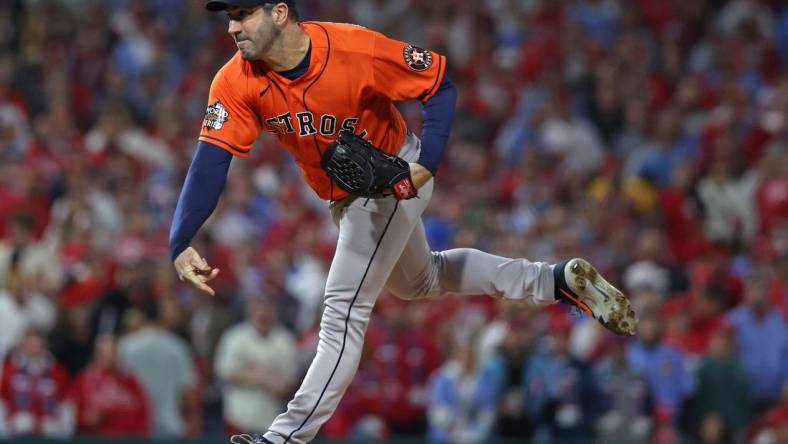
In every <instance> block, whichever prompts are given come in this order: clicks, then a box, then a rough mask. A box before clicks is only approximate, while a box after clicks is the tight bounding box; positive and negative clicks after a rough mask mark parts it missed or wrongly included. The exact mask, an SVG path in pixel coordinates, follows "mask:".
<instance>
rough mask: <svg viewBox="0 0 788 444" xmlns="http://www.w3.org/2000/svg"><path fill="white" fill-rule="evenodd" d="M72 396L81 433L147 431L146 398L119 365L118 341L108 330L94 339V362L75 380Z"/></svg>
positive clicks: (112, 434) (141, 433)
mask: <svg viewBox="0 0 788 444" xmlns="http://www.w3.org/2000/svg"><path fill="white" fill-rule="evenodd" d="M71 397H72V399H73V400H74V404H75V405H76V407H77V431H78V433H79V434H80V435H91V436H101V437H107V438H110V437H120V436H124V437H126V436H148V435H149V434H150V408H149V405H148V399H147V397H146V396H145V393H144V392H143V390H142V387H141V386H140V384H139V382H138V381H137V379H136V378H135V377H134V376H132V375H130V374H128V373H126V372H124V371H123V370H121V369H120V368H118V351H117V342H116V340H115V337H114V336H112V335H110V334H102V335H100V336H99V337H98V338H97V339H96V348H95V351H94V355H93V362H92V363H91V364H90V366H88V368H86V369H85V370H84V371H83V372H82V374H80V375H79V377H78V378H77V380H76V381H75V382H74V385H73V387H72V391H71Z"/></svg>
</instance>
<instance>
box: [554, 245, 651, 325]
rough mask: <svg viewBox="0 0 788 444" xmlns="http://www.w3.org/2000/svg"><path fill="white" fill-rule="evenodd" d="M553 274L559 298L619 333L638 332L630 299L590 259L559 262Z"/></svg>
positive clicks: (636, 320)
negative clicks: (605, 277) (603, 275)
mask: <svg viewBox="0 0 788 444" xmlns="http://www.w3.org/2000/svg"><path fill="white" fill-rule="evenodd" d="M553 276H554V277H555V295H556V299H557V300H559V301H563V302H567V303H569V304H572V305H575V306H577V307H578V308H580V309H581V310H583V311H584V312H586V313H587V314H588V315H590V316H592V317H593V318H594V319H596V320H597V321H599V323H600V324H602V325H604V326H605V328H607V329H608V330H610V331H612V332H613V333H615V334H617V335H619V336H633V335H634V334H635V329H636V328H637V324H638V318H637V315H636V314H635V312H634V311H633V310H632V308H631V307H630V304H629V300H628V299H627V298H626V297H625V296H624V294H623V293H622V292H621V291H619V290H618V289H617V288H616V287H614V286H612V285H611V284H610V283H609V282H608V281H606V280H605V279H604V278H603V277H602V275H600V274H599V272H598V271H596V269H595V268H594V267H593V266H592V265H591V264H590V263H589V262H588V261H586V260H585V259H580V258H574V259H570V260H568V261H564V262H561V263H559V264H556V266H555V268H554V269H553Z"/></svg>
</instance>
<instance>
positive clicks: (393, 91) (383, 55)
mask: <svg viewBox="0 0 788 444" xmlns="http://www.w3.org/2000/svg"><path fill="white" fill-rule="evenodd" d="M372 60H373V61H372V63H373V72H374V87H375V90H376V91H378V92H379V93H382V94H383V95H385V96H386V97H388V98H390V99H391V100H397V101H402V100H420V101H421V102H426V101H427V100H429V99H430V98H431V97H432V96H433V95H435V93H436V92H437V91H438V87H439V86H440V84H441V80H442V79H443V74H444V72H445V71H446V57H444V56H442V55H440V54H438V53H436V52H433V51H429V50H425V49H422V48H419V47H418V46H414V45H411V44H408V43H405V42H401V41H398V40H393V39H390V38H387V37H385V36H384V35H382V34H377V35H376V38H375V47H374V49H373V55H372Z"/></svg>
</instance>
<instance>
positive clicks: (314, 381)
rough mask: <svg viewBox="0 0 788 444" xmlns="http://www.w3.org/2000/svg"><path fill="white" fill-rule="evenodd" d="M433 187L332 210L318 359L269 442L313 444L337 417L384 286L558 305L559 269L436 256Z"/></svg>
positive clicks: (483, 257)
mask: <svg viewBox="0 0 788 444" xmlns="http://www.w3.org/2000/svg"><path fill="white" fill-rule="evenodd" d="M420 146H421V142H420V141H419V139H418V138H417V137H416V136H415V135H413V134H409V135H408V138H407V139H406V142H405V144H403V147H402V149H401V150H400V153H399V155H400V156H401V157H402V158H404V159H405V160H407V161H409V162H413V161H415V160H416V159H418V157H419V150H420ZM432 188H433V181H432V180H430V181H429V182H428V183H427V184H425V185H424V186H423V187H422V188H421V189H419V198H418V199H410V200H403V201H397V200H395V199H394V198H391V197H389V198H385V199H371V200H369V201H368V202H365V201H366V199H361V198H355V199H354V198H347V199H344V200H341V201H336V202H332V203H331V204H330V209H331V214H332V216H333V218H334V222H335V223H336V224H337V226H338V227H339V240H338V243H337V248H336V253H335V255H334V259H333V261H332V263H331V268H330V270H329V273H328V279H327V281H326V292H325V301H324V308H323V315H322V318H321V321H320V334H319V342H318V346H317V354H316V355H315V358H314V359H313V360H312V364H311V365H310V367H309V370H308V371H307V374H306V376H305V377H304V381H303V382H302V383H301V387H300V388H299V390H298V392H297V393H296V395H295V397H294V398H293V400H291V401H290V403H289V404H288V405H287V411H286V412H284V413H282V414H281V415H279V416H278V417H277V418H276V419H275V420H274V423H273V424H272V425H271V427H269V429H268V430H269V431H268V433H266V434H265V438H266V439H268V440H270V441H271V442H273V443H274V444H282V443H290V444H303V443H307V442H309V441H311V440H312V439H313V438H314V437H315V435H316V434H317V432H318V430H319V429H320V427H321V426H322V425H323V424H324V423H325V422H326V421H327V420H328V419H329V418H330V417H331V415H332V414H333V412H334V410H335V409H336V407H337V405H338V404H339V401H340V399H341V398H342V395H343V394H344V393H345V390H346V389H347V387H348V385H350V382H351V381H352V379H353V376H354V374H355V373H356V368H357V367H358V363H359V359H360V358H361V350H362V345H363V341H364V333H365V332H366V330H367V325H368V324H369V319H370V316H371V313H372V308H373V306H374V305H375V301H376V300H377V298H378V295H379V294H380V293H381V291H382V290H383V288H384V287H386V289H388V290H389V291H391V292H392V293H394V294H395V295H397V296H398V297H400V298H403V299H420V298H426V297H431V296H439V295H442V294H445V293H458V294H470V295H478V294H488V295H490V296H494V297H499V298H508V299H520V300H524V301H528V302H530V303H533V304H536V305H547V304H552V303H554V302H555V298H554V296H553V291H554V287H553V272H552V265H549V264H547V263H544V262H530V261H528V260H525V259H510V258H505V257H499V256H494V255H491V254H488V253H485V252H482V251H479V250H473V249H468V248H458V249H454V250H448V251H441V252H433V251H431V250H430V247H429V244H428V243H427V238H426V236H425V233H424V225H423V224H422V222H421V214H422V213H423V212H424V209H425V208H426V207H427V204H428V203H429V201H430V197H431V195H432Z"/></svg>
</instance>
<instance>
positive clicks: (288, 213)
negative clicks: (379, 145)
mask: <svg viewBox="0 0 788 444" xmlns="http://www.w3.org/2000/svg"><path fill="white" fill-rule="evenodd" d="M298 4H299V10H300V12H301V15H302V17H303V18H306V19H318V20H331V21H348V22H355V23H359V24H362V25H367V26H369V27H372V28H374V29H377V30H380V31H382V32H384V33H386V34H388V35H389V36H392V37H396V38H399V39H401V40H405V41H409V42H412V43H414V44H418V45H421V46H424V47H427V48H431V49H434V50H437V51H439V52H441V53H444V54H446V55H447V56H448V57H449V61H450V66H449V73H450V75H451V77H452V79H453V80H454V81H455V82H456V84H457V85H458V89H459V92H460V98H459V103H458V111H457V117H456V121H455V123H454V130H453V134H452V137H451V141H450V147H449V149H448V154H447V156H446V160H445V164H444V165H443V166H442V168H441V169H440V171H439V176H438V182H439V186H438V187H437V189H436V192H435V196H434V198H433V199H432V203H431V205H430V207H429V209H428V211H427V213H426V215H425V224H426V226H427V230H428V234H429V239H430V242H431V245H432V246H433V248H435V249H444V248H449V247H453V246H465V247H480V248H482V249H485V250H488V251H492V252H497V253H499V254H502V255H510V256H515V257H516V256H525V257H529V258H531V259H539V260H549V261H556V260H559V259H561V258H566V257H572V256H577V255H581V256H584V257H586V258H589V259H590V260H592V261H593V262H594V263H595V264H596V265H597V267H598V268H600V269H601V270H602V272H603V273H605V274H606V275H610V276H612V277H613V281H614V282H617V283H620V284H621V286H623V287H624V288H625V289H626V290H627V292H628V293H629V295H630V296H631V297H632V298H633V300H634V304H635V306H636V308H637V310H638V312H639V314H640V317H641V327H640V330H639V335H638V337H636V338H634V339H630V340H619V339H616V338H613V337H611V335H609V334H607V333H605V332H604V331H603V330H602V329H601V328H600V327H599V326H597V325H596V323H595V322H593V321H591V320H588V319H587V318H583V317H580V316H578V315H577V314H572V313H569V312H568V311H567V310H566V309H565V307H551V308H550V309H548V310H533V309H530V308H528V307H523V306H518V305H512V304H506V303H500V302H496V301H494V300H493V299H491V298H485V297H474V298H459V297H452V298H448V299H446V300H442V301H429V302H420V303H410V304H405V303H402V302H399V301H398V300H396V299H395V298H393V297H392V296H389V295H383V296H382V297H381V299H380V301H379V303H378V307H377V308H376V310H375V318H374V320H373V322H372V324H371V326H370V329H369V332H368V335H367V341H366V352H365V355H364V358H363V361H362V364H361V367H360V370H359V372H358V374H357V376H356V378H355V380H354V383H353V385H352V386H351V388H350V389H349V390H348V393H347V395H346V396H345V398H344V400H343V401H342V404H341V406H340V408H339V410H338V411H337V413H336V415H335V416H334V418H332V420H331V421H330V422H329V423H328V424H327V425H326V427H324V429H323V436H324V437H326V438H333V439H337V440H340V441H348V442H350V441H352V440H355V442H379V441H380V442H382V441H384V440H385V439H387V437H390V436H397V437H401V436H405V437H406V438H409V439H410V440H411V441H410V442H425V441H428V440H429V441H430V442H463V443H473V442H499V440H502V439H506V438H508V439H510V440H511V442H525V441H530V442H534V443H548V442H556V443H557V442H560V443H575V442H576V443H585V442H589V443H590V442H599V443H626V444H629V443H659V444H662V443H665V444H668V443H679V442H696V443H732V442H748V443H749V442H752V443H759V444H762V443H775V444H776V443H779V442H783V443H785V442H788V383H787V382H786V381H787V379H788V327H786V318H787V317H788V287H787V286H786V276H788V149H786V147H787V146H788V121H786V119H787V118H788V115H786V113H788V8H786V7H785V6H784V3H783V2H780V1H778V0H774V1H768V0H732V1H722V0H683V1H678V0H573V1H546V0H542V1H539V0H520V1H514V0H481V1H466V0H459V1H448V0H431V1H428V2H427V1H423V2H422V1H416V0H412V1H410V0H352V1H350V0H349V1H339V0H336V1H327V0H299V1H298ZM781 4H782V5H783V6H781ZM225 29H226V18H225V17H224V16H223V15H221V14H220V15H212V14H208V13H206V12H205V11H204V9H203V2H202V1H198V0H106V1H97V0H96V1H91V0H2V1H0V358H2V359H3V360H4V361H5V365H4V366H3V371H2V383H1V384H0V406H1V407H0V437H6V438H15V437H16V438H24V442H33V441H32V440H31V437H32V436H36V437H54V438H73V439H81V438H82V437H89V436H92V437H99V438H102V439H100V440H99V441H101V442H105V441H106V439H103V438H104V437H113V436H127V437H128V436H138V437H142V436H144V437H150V438H154V439H159V440H170V442H174V441H173V440H179V439H181V438H183V437H188V438H202V439H204V440H207V439H208V438H209V437H216V438H214V439H213V440H212V442H221V439H220V438H218V437H219V436H221V435H223V434H225V433H227V432H229V431H231V430H232V429H233V428H234V427H238V425H237V424H233V420H235V419H234V418H239V419H237V420H236V421H243V420H244V418H245V419H246V420H251V421H253V422H254V423H256V424H258V425H259V426H260V427H263V428H264V427H265V425H266V424H265V421H266V418H267V417H268V416H266V415H270V414H272V412H273V413H275V412H276V411H278V410H279V409H281V408H282V407H283V406H284V402H285V401H286V400H287V399H288V398H289V396H290V394H291V393H292V391H293V390H294V389H295V387H296V385H297V383H298V381H299V380H300V376H301V372H303V371H304V369H305V366H306V365H307V364H308V362H309V360H310V357H311V354H312V353H313V350H314V346H315V339H316V328H317V320H318V315H319V308H320V303H321V296H322V293H321V291H322V286H323V282H324V278H325V274H326V270H327V267H328V265H329V263H330V260H331V257H332V253H333V250H332V248H333V244H334V240H335V236H336V231H335V229H334V227H333V225H332V223H331V221H330V220H329V217H328V214H329V213H328V211H327V210H326V208H325V204H324V203H323V202H320V201H318V200H317V199H316V198H315V196H314V195H313V193H312V192H311V191H310V190H308V189H307V188H306V187H305V185H304V184H303V183H302V180H301V178H300V177H299V173H298V171H297V168H295V167H294V164H293V163H292V162H291V160H290V158H289V157H288V155H287V154H286V153H285V151H284V150H282V149H280V148H279V147H277V145H276V142H275V141H273V140H272V139H269V138H267V137H263V138H262V139H261V140H260V141H259V143H258V145H257V146H256V148H255V149H254V155H253V156H252V157H251V159H248V160H245V161H238V160H236V161H235V162H234V164H233V166H232V171H231V174H230V177H229V180H228V184H227V188H226V190H225V193H224V195H223V199H222V202H221V203H220V207H219V208H218V210H217V211H216V212H215V214H214V216H213V217H212V219H211V220H210V221H209V223H208V224H207V226H206V228H205V229H203V230H202V232H201V234H200V235H199V237H198V238H197V239H196V240H195V246H196V247H197V248H198V251H200V252H202V253H203V254H204V255H205V256H206V257H207V259H208V261H209V263H211V264H213V265H214V266H218V267H219V268H221V270H222V272H221V274H220V275H219V277H218V278H217V279H216V281H215V286H214V288H216V289H217V291H218V296H217V297H216V298H210V297H207V296H205V295H202V294H198V293H197V292H196V291H194V290H193V289H191V288H189V287H187V286H185V285H184V284H182V283H180V282H178V281H177V279H176V277H175V273H174V272H173V269H172V265H171V263H170V261H169V259H168V258H167V252H166V249H167V232H168V228H169V221H170V218H171V215H172V212H173V207H174V204H175V201H176V199H177V196H178V192H179V190H180V186H181V184H182V181H183V178H184V175H185V172H186V170H187V168H188V165H189V161H190V158H191V155H192V154H193V150H194V148H195V146H196V136H197V133H198V130H199V127H200V123H201V120H202V117H203V113H204V110H205V106H206V97H207V91H208V86H209V84H210V82H211V79H212V76H213V74H214V73H215V71H216V69H217V68H218V67H220V66H221V65H222V64H223V63H224V61H226V60H227V59H228V58H229V57H230V55H231V54H232V51H233V50H234V46H233V42H232V40H231V39H230V38H229V37H228V36H227V35H226V34H225ZM401 109H402V111H403V113H404V114H405V116H406V118H407V120H408V121H409V124H410V126H411V128H412V129H414V130H416V131H418V130H419V120H420V115H421V114H420V106H419V105H418V104H413V103H410V104H403V105H402V108H401ZM247 306H251V308H253V310H252V311H251V312H253V313H255V316H254V320H255V325H257V326H258V328H260V331H268V330H266V329H268V328H269V327H270V325H271V324H272V323H273V324H275V325H278V326H279V327H275V328H277V330H276V331H277V332H278V335H279V336H277V337H278V338H280V339H281V340H283V341H285V342H284V343H286V344H290V345H289V346H288V347H286V349H285V351H284V352H282V351H281V350H280V351H276V350H277V349H276V347H275V345H272V344H270V343H269V342H270V341H269V340H270V337H271V335H265V334H259V335H255V334H251V335H248V337H247V339H248V340H250V341H253V342H254V345H255V347H259V348H255V350H261V352H260V353H261V356H265V359H264V362H263V366H262V367H257V368H254V367H251V364H250V363H244V364H243V366H246V367H244V368H241V369H240V370H238V369H236V370H237V371H242V372H243V371H248V372H249V374H251V375H252V376H253V379H254V384H256V385H255V388H252V386H251V385H246V386H241V385H233V384H231V383H229V382H228V380H229V379H231V378H230V377H228V376H227V374H226V372H227V371H229V370H226V369H225V370H221V369H220V368H224V366H230V367H232V366H233V365H234V364H238V363H239V362H244V361H243V359H245V358H244V357H243V356H241V355H243V350H241V351H239V350H238V349H237V348H234V347H231V346H229V345H227V343H229V342H231V341H230V340H225V341H224V342H222V339H223V338H225V339H226V337H227V336H229V335H228V334H227V332H228V331H236V332H238V331H241V330H240V329H242V328H247V330H245V331H247V332H249V331H254V330H249V328H250V327H243V325H245V324H239V323H243V322H246V318H247V313H249V312H250V310H247ZM238 325H241V326H242V327H238ZM231 328H234V330H228V329H231ZM282 338H283V339H282ZM222 344H224V345H222ZM220 361H221V362H223V363H222V364H221V365H220V364H219V362H220ZM237 366H238V365H236V367H237ZM222 372H224V373H222ZM255 378H256V379H255ZM287 381H291V382H292V384H287ZM231 390H232V391H233V392H232V393H230V391H231ZM223 396H225V397H226V402H224V408H225V410H232V411H234V412H235V413H228V414H227V415H225V416H227V417H223V413H222V412H223V401H222V400H223ZM229 404H233V406H232V407H229V406H228V405H229ZM249 406H257V407H255V408H251V407H249ZM239 411H240V412H241V413H238V412H239ZM243 412H246V413H243ZM427 412H429V414H428V413H427ZM250 415H251V418H250V417H249V416H250ZM255 415H257V416H255ZM428 419H429V421H428ZM20 442H21V441H20ZM93 442H96V441H93ZM134 442H141V441H140V440H139V439H136V440H135V441H134ZM500 442H503V441H500Z"/></svg>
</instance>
